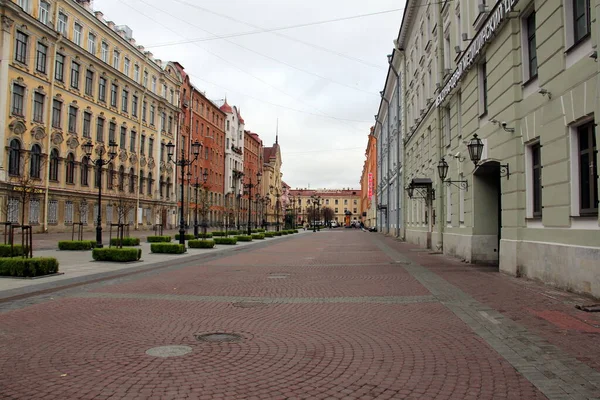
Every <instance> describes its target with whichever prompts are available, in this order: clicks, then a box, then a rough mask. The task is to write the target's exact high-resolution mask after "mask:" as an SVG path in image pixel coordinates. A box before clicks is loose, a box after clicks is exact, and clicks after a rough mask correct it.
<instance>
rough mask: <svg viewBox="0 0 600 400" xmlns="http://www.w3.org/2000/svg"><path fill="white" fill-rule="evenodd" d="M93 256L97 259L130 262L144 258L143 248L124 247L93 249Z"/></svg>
mask: <svg viewBox="0 0 600 400" xmlns="http://www.w3.org/2000/svg"><path fill="white" fill-rule="evenodd" d="M92 258H93V259H94V260H96V261H116V262H129V261H137V260H139V259H140V258H142V249H133V248H124V249H115V248H109V247H104V248H102V249H94V250H92Z"/></svg>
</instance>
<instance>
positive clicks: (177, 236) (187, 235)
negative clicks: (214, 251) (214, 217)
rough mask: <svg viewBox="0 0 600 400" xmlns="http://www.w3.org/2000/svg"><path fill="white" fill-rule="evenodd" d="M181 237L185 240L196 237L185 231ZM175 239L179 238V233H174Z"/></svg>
mask: <svg viewBox="0 0 600 400" xmlns="http://www.w3.org/2000/svg"><path fill="white" fill-rule="evenodd" d="M183 237H184V239H185V240H194V239H196V237H195V236H194V234H193V233H186V234H185V235H184V236H183ZM175 240H179V233H177V234H176V235H175Z"/></svg>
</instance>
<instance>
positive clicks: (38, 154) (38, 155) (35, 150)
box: [29, 144, 42, 179]
mask: <svg viewBox="0 0 600 400" xmlns="http://www.w3.org/2000/svg"><path fill="white" fill-rule="evenodd" d="M41 171H42V148H41V147H40V145H39V144H34V145H33V147H31V153H30V155H29V176H30V177H32V178H36V179H39V178H40V173H41Z"/></svg>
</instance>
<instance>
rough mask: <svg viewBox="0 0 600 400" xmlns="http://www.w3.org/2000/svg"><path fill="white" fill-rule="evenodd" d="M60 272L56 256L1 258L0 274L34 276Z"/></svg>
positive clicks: (23, 276)
mask: <svg viewBox="0 0 600 400" xmlns="http://www.w3.org/2000/svg"><path fill="white" fill-rule="evenodd" d="M57 272H58V260H56V258H43V257H37V258H0V275H1V276H16V277H21V278H25V277H34V276H43V275H50V274H55V273H57Z"/></svg>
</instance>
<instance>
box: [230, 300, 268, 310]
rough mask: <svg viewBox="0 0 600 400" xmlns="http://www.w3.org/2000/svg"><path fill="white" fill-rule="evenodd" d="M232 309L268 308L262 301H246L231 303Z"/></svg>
mask: <svg viewBox="0 0 600 400" xmlns="http://www.w3.org/2000/svg"><path fill="white" fill-rule="evenodd" d="M233 306H234V307H239V308H260V307H266V306H268V304H267V303H264V302H262V301H255V300H248V301H238V302H237V303H233Z"/></svg>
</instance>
